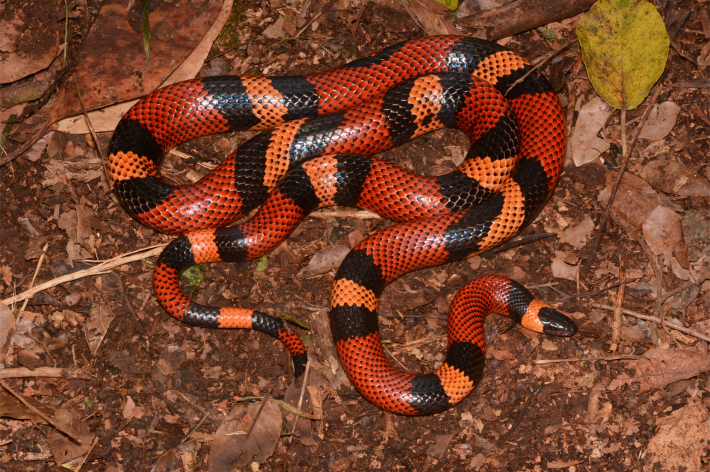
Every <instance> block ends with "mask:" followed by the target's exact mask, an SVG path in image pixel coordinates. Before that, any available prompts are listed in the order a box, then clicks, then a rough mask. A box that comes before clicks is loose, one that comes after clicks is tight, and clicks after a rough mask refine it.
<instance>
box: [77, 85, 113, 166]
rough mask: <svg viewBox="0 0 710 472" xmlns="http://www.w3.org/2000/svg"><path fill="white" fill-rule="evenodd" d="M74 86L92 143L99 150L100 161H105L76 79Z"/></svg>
mask: <svg viewBox="0 0 710 472" xmlns="http://www.w3.org/2000/svg"><path fill="white" fill-rule="evenodd" d="M74 87H75V88H76V96H77V97H79V104H80V105H81V111H82V113H83V114H84V120H86V127H87V128H89V133H91V137H92V138H93V139H94V144H96V150H97V151H99V157H101V162H104V163H105V159H104V152H103V150H102V149H101V144H100V143H99V138H97V137H96V132H95V131H94V127H93V126H92V125H91V120H90V119H89V114H88V113H86V108H85V107H84V100H83V99H82V98H81V92H79V82H77V81H76V80H74Z"/></svg>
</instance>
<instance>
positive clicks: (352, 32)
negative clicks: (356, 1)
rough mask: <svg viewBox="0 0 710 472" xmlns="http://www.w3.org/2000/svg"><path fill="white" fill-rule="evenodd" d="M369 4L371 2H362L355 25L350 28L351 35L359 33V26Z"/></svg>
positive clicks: (366, 0)
mask: <svg viewBox="0 0 710 472" xmlns="http://www.w3.org/2000/svg"><path fill="white" fill-rule="evenodd" d="M369 3H370V1H369V0H365V1H364V2H362V5H360V8H359V9H358V11H357V16H356V17H355V24H354V25H353V27H352V28H350V33H351V34H355V33H357V28H358V26H360V18H361V17H362V14H363V12H364V11H365V7H367V5H368V4H369Z"/></svg>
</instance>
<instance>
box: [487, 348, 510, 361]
mask: <svg viewBox="0 0 710 472" xmlns="http://www.w3.org/2000/svg"><path fill="white" fill-rule="evenodd" d="M487 351H488V352H489V353H490V354H491V356H493V357H494V358H495V359H497V360H499V361H514V360H515V355H514V354H513V353H512V352H510V351H502V350H499V349H488V350H487Z"/></svg>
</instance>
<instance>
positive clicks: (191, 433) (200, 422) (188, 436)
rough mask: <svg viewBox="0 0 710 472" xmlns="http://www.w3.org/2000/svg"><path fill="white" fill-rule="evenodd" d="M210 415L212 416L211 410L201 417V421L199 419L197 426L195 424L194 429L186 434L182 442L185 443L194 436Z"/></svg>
mask: <svg viewBox="0 0 710 472" xmlns="http://www.w3.org/2000/svg"><path fill="white" fill-rule="evenodd" d="M209 416H210V412H209V411H206V412H205V413H204V414H203V415H202V418H201V419H200V421H198V422H197V424H196V425H195V426H193V427H192V429H190V431H189V432H188V433H187V434H186V435H185V437H184V438H182V441H180V444H183V443H184V442H185V441H187V440H188V439H190V436H192V435H193V434H194V433H195V431H197V428H199V427H200V426H202V423H204V422H205V420H207V418H209Z"/></svg>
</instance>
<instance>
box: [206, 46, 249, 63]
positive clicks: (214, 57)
mask: <svg viewBox="0 0 710 472" xmlns="http://www.w3.org/2000/svg"><path fill="white" fill-rule="evenodd" d="M247 44H249V43H241V44H237V45H236V46H234V47H231V48H229V49H227V50H226V51H224V52H220V53H219V54H215V55H214V56H210V57H208V58H207V59H205V64H207V63H208V62H210V61H211V60H212V59H217V58H218V57H222V56H224V55H225V54H227V53H230V52H232V51H234V50H235V49H239V48H241V47H244V46H246V45H247Z"/></svg>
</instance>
